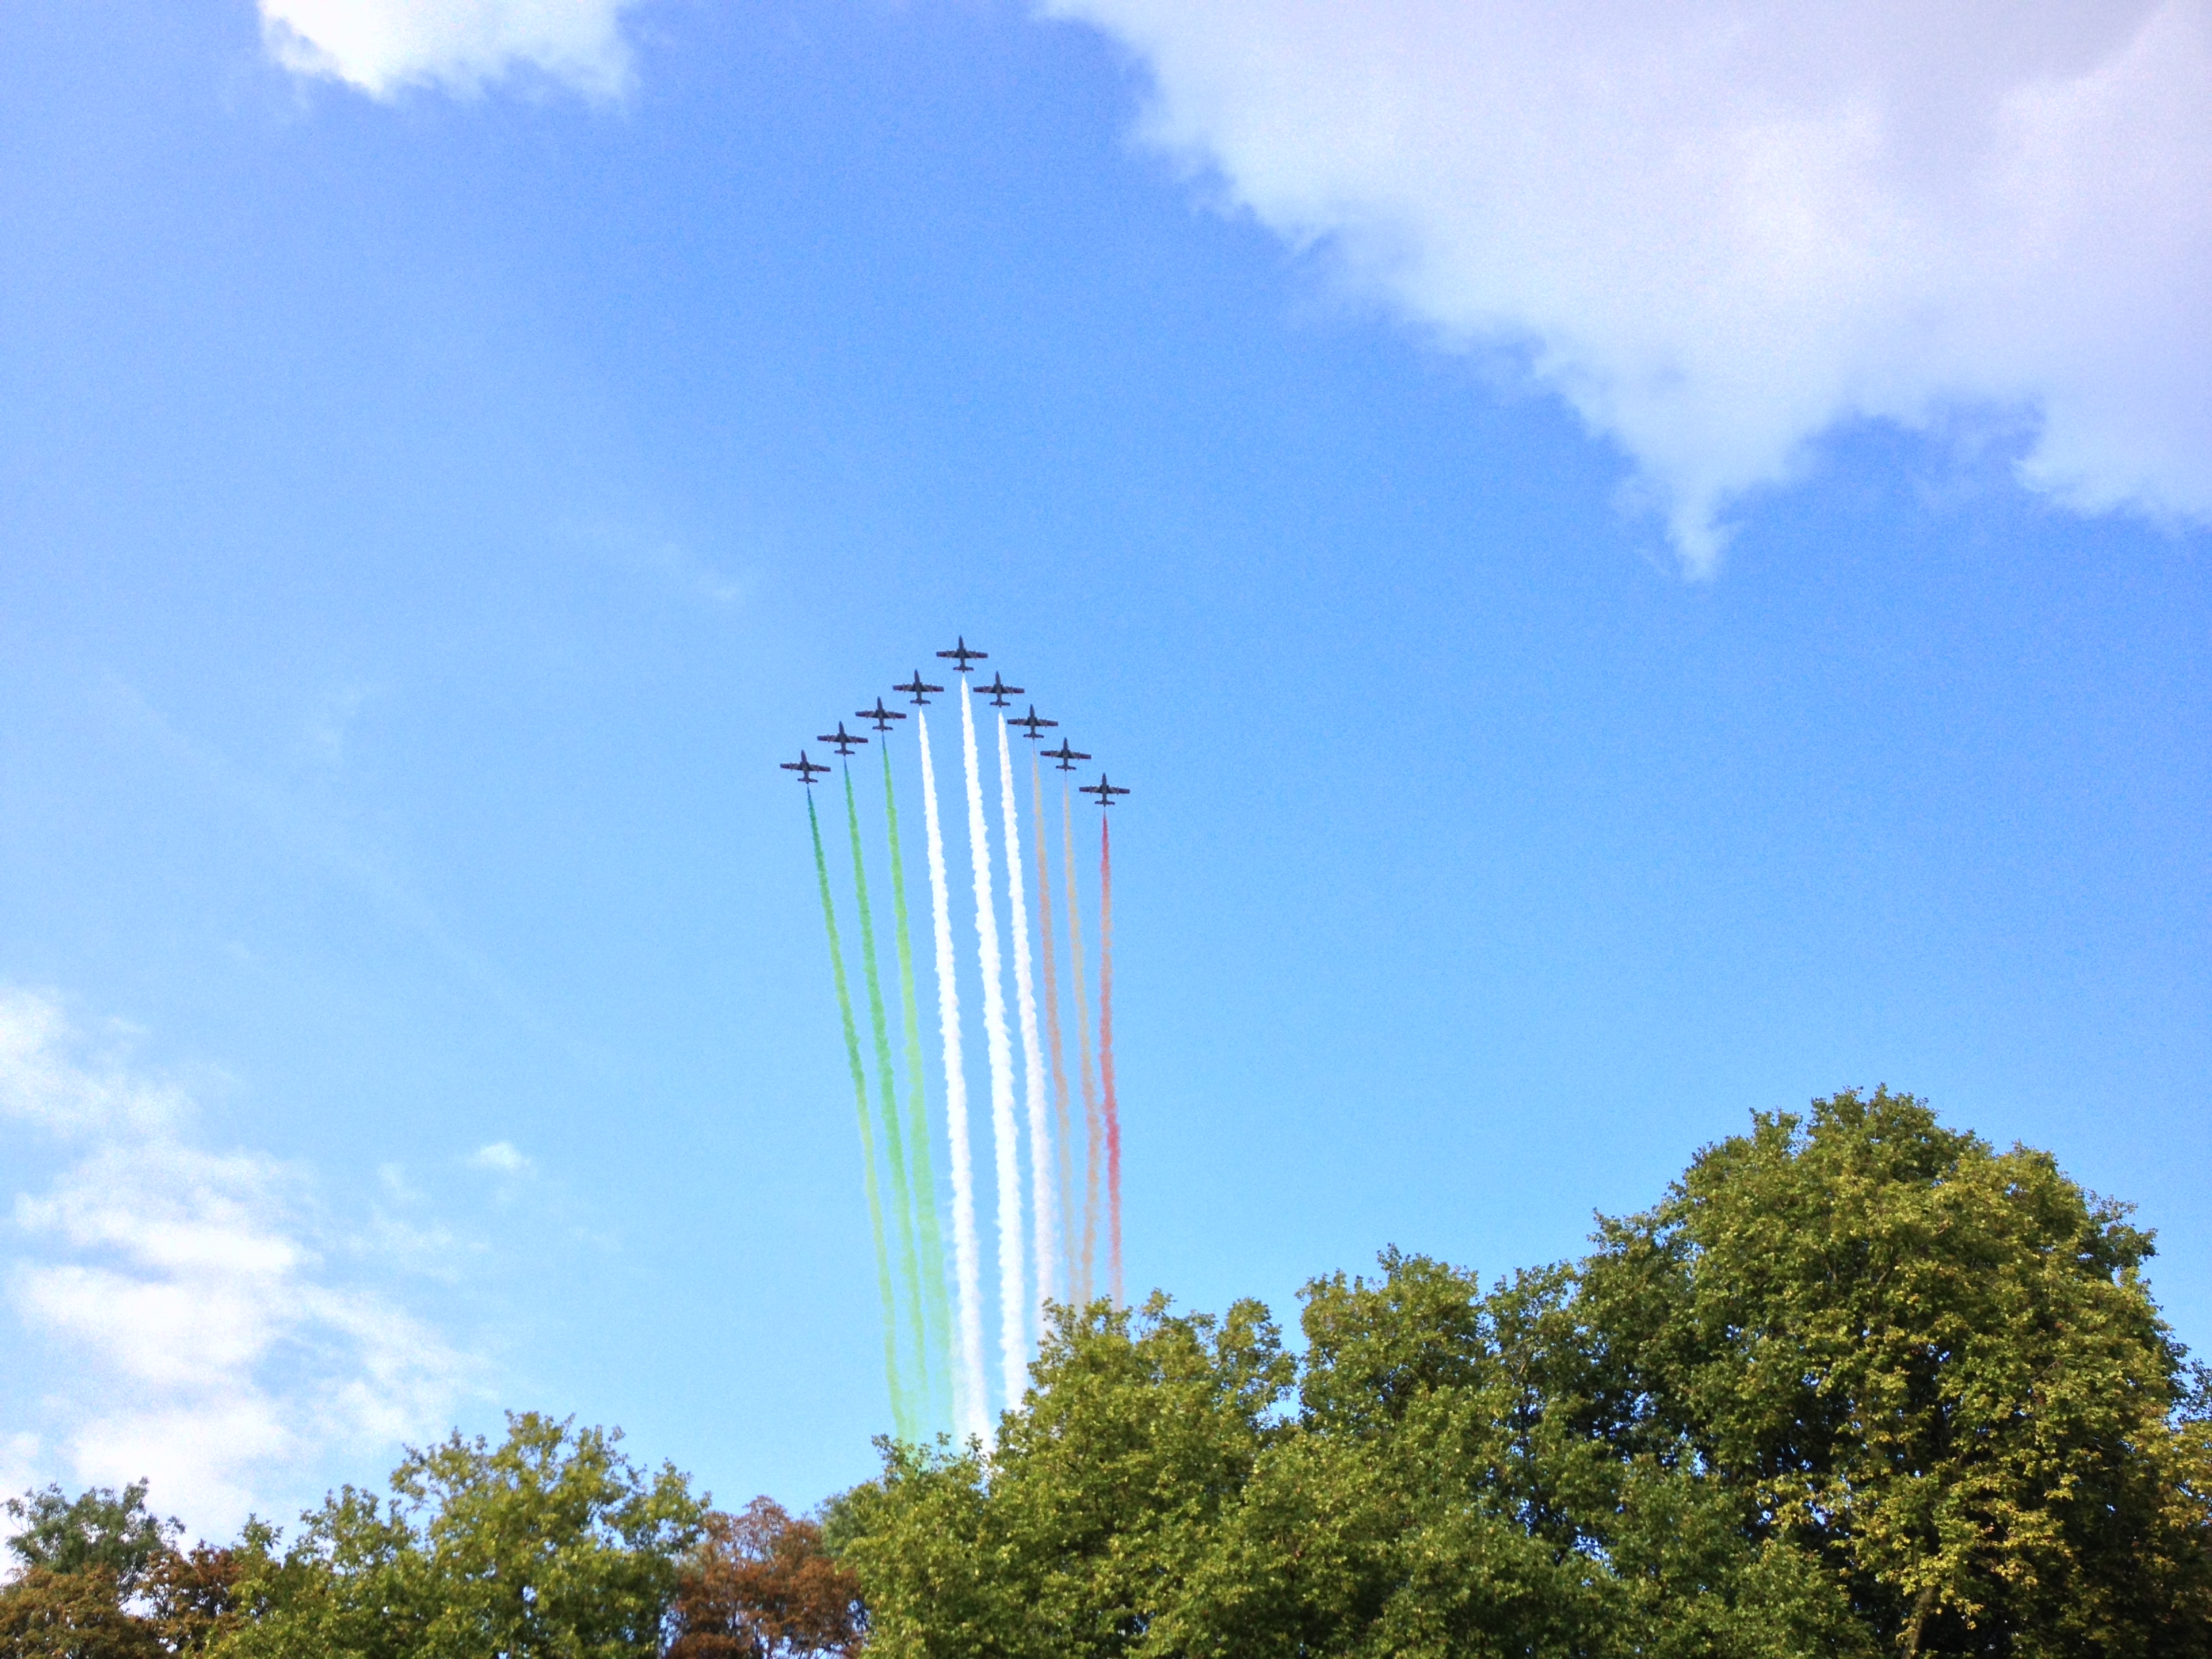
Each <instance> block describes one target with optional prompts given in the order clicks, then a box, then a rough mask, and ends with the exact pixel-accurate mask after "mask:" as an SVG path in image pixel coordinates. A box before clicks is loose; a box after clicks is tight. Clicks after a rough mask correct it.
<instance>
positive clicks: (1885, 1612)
mask: <svg viewBox="0 0 2212 1659" xmlns="http://www.w3.org/2000/svg"><path fill="white" fill-rule="evenodd" d="M2127 1214H2128V1211H2127V1208H2126V1206H2123V1205H2120V1204H2116V1203H2112V1202H2110V1201H2108V1200H2100V1199H2098V1198H2096V1197H2094V1196H2093V1194H2088V1193H2087V1192H2085V1191H2083V1189H2082V1188H2080V1187H2079V1186H2077V1185H2076V1184H2075V1182H2071V1181H2069V1179H2067V1177H2066V1176H2063V1174H2061V1173H2060V1171H2059V1170H2058V1168H2057V1164H2056V1163H2055V1162H2054V1161H2053V1160H2052V1158H2051V1157H2050V1155H2049V1154H2048V1153H2045V1152H2034V1151H2031V1150H2029V1149H2027V1148H2025V1147H2019V1146H2015V1147H2014V1148H2013V1149H2012V1150H2011V1151H2009V1152H1998V1151H1996V1150H1995V1149H1994V1148H1992V1147H1991V1146H1990V1145H1989V1144H1988V1143H1987V1142H1985V1141H1984V1140H1982V1139H1979V1138H1978V1137H1976V1136H1974V1135H1972V1134H1967V1133H1960V1132H1956V1131H1953V1130H1949V1129H1946V1128H1944V1127H1942V1125H1941V1124H1940V1123H1939V1122H1938V1121H1936V1115H1935V1114H1934V1113H1933V1112H1932V1111H1930V1110H1929V1108H1928V1106H1927V1104H1926V1103H1924V1102H1923V1101H1920V1100H1918V1099H1916V1098H1914V1097H1911V1096H1907V1095H1893V1094H1891V1093H1889V1092H1888V1091H1887V1090H1878V1091H1875V1093H1874V1094H1873V1095H1871V1096H1868V1097H1861V1096H1859V1095H1858V1094H1857V1093H1853V1092H1846V1093H1843V1094H1838V1095H1837V1096H1835V1097H1833V1098H1832V1099H1828V1100H1822V1101H1816V1102H1814V1104H1813V1108H1812V1111H1811V1114H1810V1115H1809V1116H1807V1117H1800V1116H1798V1115H1793V1114H1772V1115H1767V1114H1761V1115H1758V1116H1757V1117H1756V1118H1755V1119H1754V1121H1753V1129H1752V1133H1750V1134H1748V1135H1746V1136H1736V1137H1732V1138H1730V1139H1728V1140H1725V1141H1723V1142H1722V1143H1720V1144H1719V1145H1718V1146H1713V1147H1711V1148H1708V1149H1707V1150H1706V1151H1705V1152H1703V1153H1701V1154H1700V1155H1699V1158H1698V1159H1697V1161H1696V1162H1695V1163H1694V1164H1692V1166H1691V1167H1690V1169H1689V1170H1688V1171H1687V1172H1686V1174H1685V1175H1684V1176H1682V1178H1681V1179H1680V1181H1679V1182H1676V1183H1675V1184H1674V1187H1673V1188H1671V1189H1670V1190H1669V1191H1668V1194H1667V1196H1666V1198H1665V1199H1664V1200H1663V1201H1662V1203H1661V1204H1660V1205H1659V1206H1657V1207H1656V1208H1655V1209H1653V1210H1651V1211H1650V1212H1646V1213H1644V1214H1642V1215H1638V1216H1632V1217H1628V1218H1625V1219H1621V1220H1616V1221H1607V1222H1605V1223H1604V1224H1603V1225H1602V1226H1601V1231H1600V1234H1599V1238H1598V1243H1599V1249H1597V1251H1596V1253H1595V1255H1592V1256H1591V1257H1590V1258H1589V1260H1588V1261H1586V1262H1585V1263H1584V1264H1583V1268H1582V1271H1581V1274H1580V1279H1581V1284H1580V1289H1579V1292H1578V1296H1577V1316H1578V1318H1579V1320H1580V1322H1582V1323H1583V1325H1584V1327H1585V1328H1587V1330H1588V1333H1589V1346H1590V1351H1591V1354H1592V1358H1593V1362H1594V1363H1593V1376H1594V1383H1595V1387H1594V1390H1593V1392H1594V1395H1595V1401H1596V1404H1597V1407H1598V1408H1597V1410H1596V1411H1595V1413H1594V1419H1593V1420H1594V1427H1595V1430H1596V1431H1598V1432H1600V1433H1601V1434H1603V1435H1604V1436H1605V1437H1607V1438H1608V1439H1610V1440H1611V1441H1613V1443H1617V1444H1619V1445H1621V1446H1623V1447H1624V1448H1633V1449H1640V1450H1644V1451H1647V1452H1649V1453H1650V1454H1651V1455H1656V1456H1658V1457H1660V1458H1662V1459H1667V1460H1671V1461H1674V1462H1678V1463H1679V1462H1683V1461H1685V1460H1693V1461H1694V1462H1696V1463H1697V1464H1698V1465H1699V1467H1701V1468H1704V1469H1705V1470H1706V1471H1708V1472H1709V1474H1710V1478H1711V1479H1712V1480H1716V1481H1717V1482H1719V1483H1720V1484H1722V1485H1723V1486H1728V1487H1729V1488H1731V1489H1733V1490H1735V1491H1736V1492H1740V1493H1741V1495H1742V1496H1743V1498H1744V1499H1745V1500H1746V1502H1747V1507H1748V1510H1749V1515H1750V1520H1751V1528H1752V1531H1753V1534H1755V1535H1757V1536H1760V1537H1765V1538H1787V1539H1790V1540H1792V1541H1796V1542H1798V1543H1800V1544H1802V1545H1803V1546H1805V1547H1808V1548H1810V1549H1812V1550H1814V1552H1816V1553H1818V1554H1819V1555H1820V1558H1821V1559H1822V1560H1823V1561H1825V1562H1826V1563H1827V1564H1828V1565H1830V1566H1831V1567H1832V1570H1833V1571H1835V1572H1836V1573H1837V1574H1838V1576H1839V1577H1840V1578H1841V1580H1842V1581H1843V1582H1844V1583H1847V1584H1848V1586H1849V1588H1850V1594H1851V1596H1852V1600H1853V1602H1854V1604H1855V1606H1856V1607H1857V1608H1858V1610H1859V1612H1860V1613H1861V1615H1862V1617H1863V1619H1864V1620H1866V1621H1867V1622H1868V1624H1869V1626H1870V1627H1871V1628H1873V1629H1874V1630H1875V1631H1876V1632H1879V1633H1880V1635H1881V1638H1882V1639H1883V1640H1884V1642H1885V1643H1887V1644H1894V1647H1895V1648H1896V1649H1897V1650H1902V1651H1903V1652H1905V1654H1907V1655H1911V1654H1913V1653H1915V1652H1916V1651H1918V1652H1942V1653H1962V1654H1964V1653H1972V1654H1991V1655H1996V1654H2007V1655H2015V1656H2021V1659H2039V1656H2046V1655H2048V1656H2059V1655H2083V1656H2087V1655H2091V1654H2095V1655H2100V1656H2123V1655H2132V1654H2143V1655H2150V1654H2163V1655H2185V1654H2201V1653H2205V1652H2208V1651H2212V1554H2208V1552H2212V1528H2208V1516H2207V1495H2208V1493H2212V1462H2208V1461H2207V1455H2206V1453H2207V1441H2206V1436H2205V1431H2204V1425H2203V1420H2202V1413H2193V1412H2191V1410H2190V1409H2189V1407H2190V1404H2191V1401H2190V1395H2189V1390H2188V1389H2187V1387H2186V1386H2185V1383H2186V1373H2185V1365H2184V1357H2183V1354H2182V1352H2181V1350H2180V1348H2179V1346H2178V1345H2177V1344H2176V1343H2175V1342H2174V1341H2173V1340H2172V1336H2171V1335H2170V1334H2169V1333H2168V1331H2167V1329H2166V1326H2165V1325H2164V1324H2163V1323H2162V1322H2160V1318H2159V1316H2158V1310H2157V1308H2156V1306H2155V1304H2154V1303H2153V1302H2152V1301H2151V1298H2150V1296H2149V1294H2148V1290H2147V1288H2146V1287H2145V1285H2144V1283H2143V1280H2142V1263H2143V1261H2145V1259H2146V1258H2148V1256H2149V1255H2151V1248H2152V1241H2151V1237H2150V1235H2148V1233H2145V1232H2143V1231H2139V1230H2138V1229H2136V1228H2135V1227H2134V1226H2132V1225H2130V1224H2129V1223H2128V1221H2127V1219H2126V1217H2127Z"/></svg>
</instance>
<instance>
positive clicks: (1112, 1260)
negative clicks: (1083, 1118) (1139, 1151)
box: [1098, 795, 1122, 1308]
mask: <svg viewBox="0 0 2212 1659" xmlns="http://www.w3.org/2000/svg"><path fill="white" fill-rule="evenodd" d="M1110 799H1111V797H1109V796H1105V795H1101V796H1100V797H1099V805H1100V811H1099V814H1098V1079H1099V1082H1100V1084H1101V1085H1103V1091H1104V1094H1105V1097H1106V1213H1107V1218H1108V1221H1107V1234H1106V1239H1107V1244H1106V1249H1107V1255H1106V1260H1107V1261H1108V1263H1109V1269H1108V1271H1109V1273H1110V1274H1111V1278H1110V1279H1109V1283H1110V1284H1111V1285H1113V1287H1114V1305H1115V1307H1117V1308H1118V1307H1120V1306H1121V1305H1122V1300H1121V1110H1120V1109H1119V1108H1118V1107H1116V1106H1115V1103H1114V835H1113V830H1112V829H1111V828H1110V827H1109V820H1108V817H1107V815H1106V812H1105V811H1104V807H1105V805H1106V804H1107V803H1108V801H1109V800H1110Z"/></svg>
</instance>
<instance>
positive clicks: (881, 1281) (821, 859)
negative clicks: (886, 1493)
mask: <svg viewBox="0 0 2212 1659" xmlns="http://www.w3.org/2000/svg"><path fill="white" fill-rule="evenodd" d="M806 827H807V828H808V829H811V830H812V831H813V833H814V873H815V876H816V877H817V878H818V879H819V881H820V882H821V884H822V921H823V926H824V927H827V928H828V929H829V969H830V972H831V974H832V975H834V976H835V977H836V981H837V1013H838V1017H839V1018H841V1019H842V1020H843V1021H844V1024H845V1058H846V1060H848V1062H850V1064H851V1066H852V1068H853V1103H854V1106H855V1107H856V1108H858V1109H859V1111H860V1164H861V1167H862V1168H863V1169H864V1170H866V1171H867V1182H866V1184H867V1192H868V1223H869V1225H870V1227H871V1228H872V1230H873V1231H874V1233H875V1237H876V1289H877V1291H878V1292H879V1293H880V1294H881V1295H882V1297H883V1304H884V1381H885V1382H886V1383H889V1384H890V1391H891V1420H892V1422H893V1423H894V1424H895V1425H896V1427H897V1431H898V1436H899V1438H900V1439H902V1440H910V1439H912V1438H913V1437H914V1434H913V1427H912V1423H911V1417H912V1413H910V1411H909V1410H908V1404H907V1397H906V1390H905V1389H903V1388H902V1387H901V1386H900V1383H899V1369H898V1302H897V1298H896V1297H895V1296H893V1295H892V1293H891V1259H890V1253H889V1252H888V1251H887V1250H885V1249H884V1204H883V1197H882V1195H881V1194H879V1193H878V1191H877V1190H876V1147H875V1135H874V1133H872V1131H871V1129H870V1127H869V1125H868V1079H867V1073H866V1072H865V1071H864V1070H863V1069H862V1068H861V1066H860V1029H859V1027H857V1026H855V1025H854V1024H853V993H852V988H851V987H849V986H848V985H847V984H846V983H845V953H844V951H842V949H841V948H840V947H839V945H838V944H837V907H836V905H835V904H833V903H832V902H830V898H829V859H828V858H827V857H826V856H824V855H823V851H822V821H821V819H819V818H817V817H816V816H815V815H814V792H813V791H812V790H811V789H810V790H808V791H807V793H806Z"/></svg>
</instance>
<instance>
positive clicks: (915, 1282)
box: [844, 766, 929, 1412]
mask: <svg viewBox="0 0 2212 1659" xmlns="http://www.w3.org/2000/svg"><path fill="white" fill-rule="evenodd" d="M844 772H845V822H846V824H847V826H848V828H849V829H851V831H852V836H853V896H854V902H855V908H857V909H858V910H859V912H860V967H861V976H862V978H863V980H864V981H865V982H866V985H867V987H868V1025H869V1030H870V1033H871V1035H872V1036H873V1037H874V1038H875V1043H876V1087H877V1097H878V1098H877V1109H876V1110H877V1118H878V1127H880V1128H881V1129H882V1131H883V1137H884V1154H885V1161H886V1163H887V1164H889V1166H890V1172H891V1209H892V1211H893V1213H894V1214H895V1216H896V1225H897V1231H898V1266H899V1279H900V1280H901V1281H902V1284H903V1285H904V1286H905V1289H906V1304H907V1306H908V1309H910V1310H912V1315H911V1316H912V1318H913V1321H914V1364H915V1384H916V1387H917V1388H918V1389H920V1390H921V1391H922V1392H923V1393H924V1394H925V1395H926V1393H927V1389H928V1387H929V1334H928V1332H927V1330H926V1329H925V1328H924V1323H923V1314H922V1304H921V1268H920V1267H918V1266H916V1264H915V1253H914V1196H913V1193H912V1191H911V1189H910V1188H908V1185H907V1179H906V1146H905V1139H906V1138H905V1136H904V1135H902V1133H900V1132H899V1114H898V1084H897V1081H896V1079H895V1077H894V1076H893V1074H892V1071H891V1029H890V1021H889V1020H888V1019H886V1018H884V986H883V980H882V977H881V976H880V975H878V972H877V970H876V922H875V917H874V915H873V913H872V911H871V910H870V909H869V908H868V866H867V860H866V857H865V856H864V855H863V854H862V852H861V850H860V805H859V803H858V802H857V801H856V800H855V799H854V795H853V769H852V768H851V767H849V766H848V767H846V768H845V769H844ZM907 1403H908V1410H909V1411H910V1412H911V1411H912V1410H913V1408H914V1407H915V1403H916V1402H915V1401H914V1400H911V1399H909V1400H908V1402H907Z"/></svg>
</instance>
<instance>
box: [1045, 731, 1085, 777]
mask: <svg viewBox="0 0 2212 1659" xmlns="http://www.w3.org/2000/svg"><path fill="white" fill-rule="evenodd" d="M1044 757H1045V758H1046V759H1047V760H1054V761H1058V762H1059V763H1060V770H1061V771H1063V772H1073V770H1074V769H1075V763H1076V762H1078V761H1079V760H1089V759H1090V758H1091V757H1090V756H1088V755H1086V754H1085V753H1084V752H1083V751H1082V750H1080V749H1070V748H1069V747H1068V746H1067V739H1066V738H1061V739H1060V747H1059V748H1057V749H1048V750H1045V751H1044Z"/></svg>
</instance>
